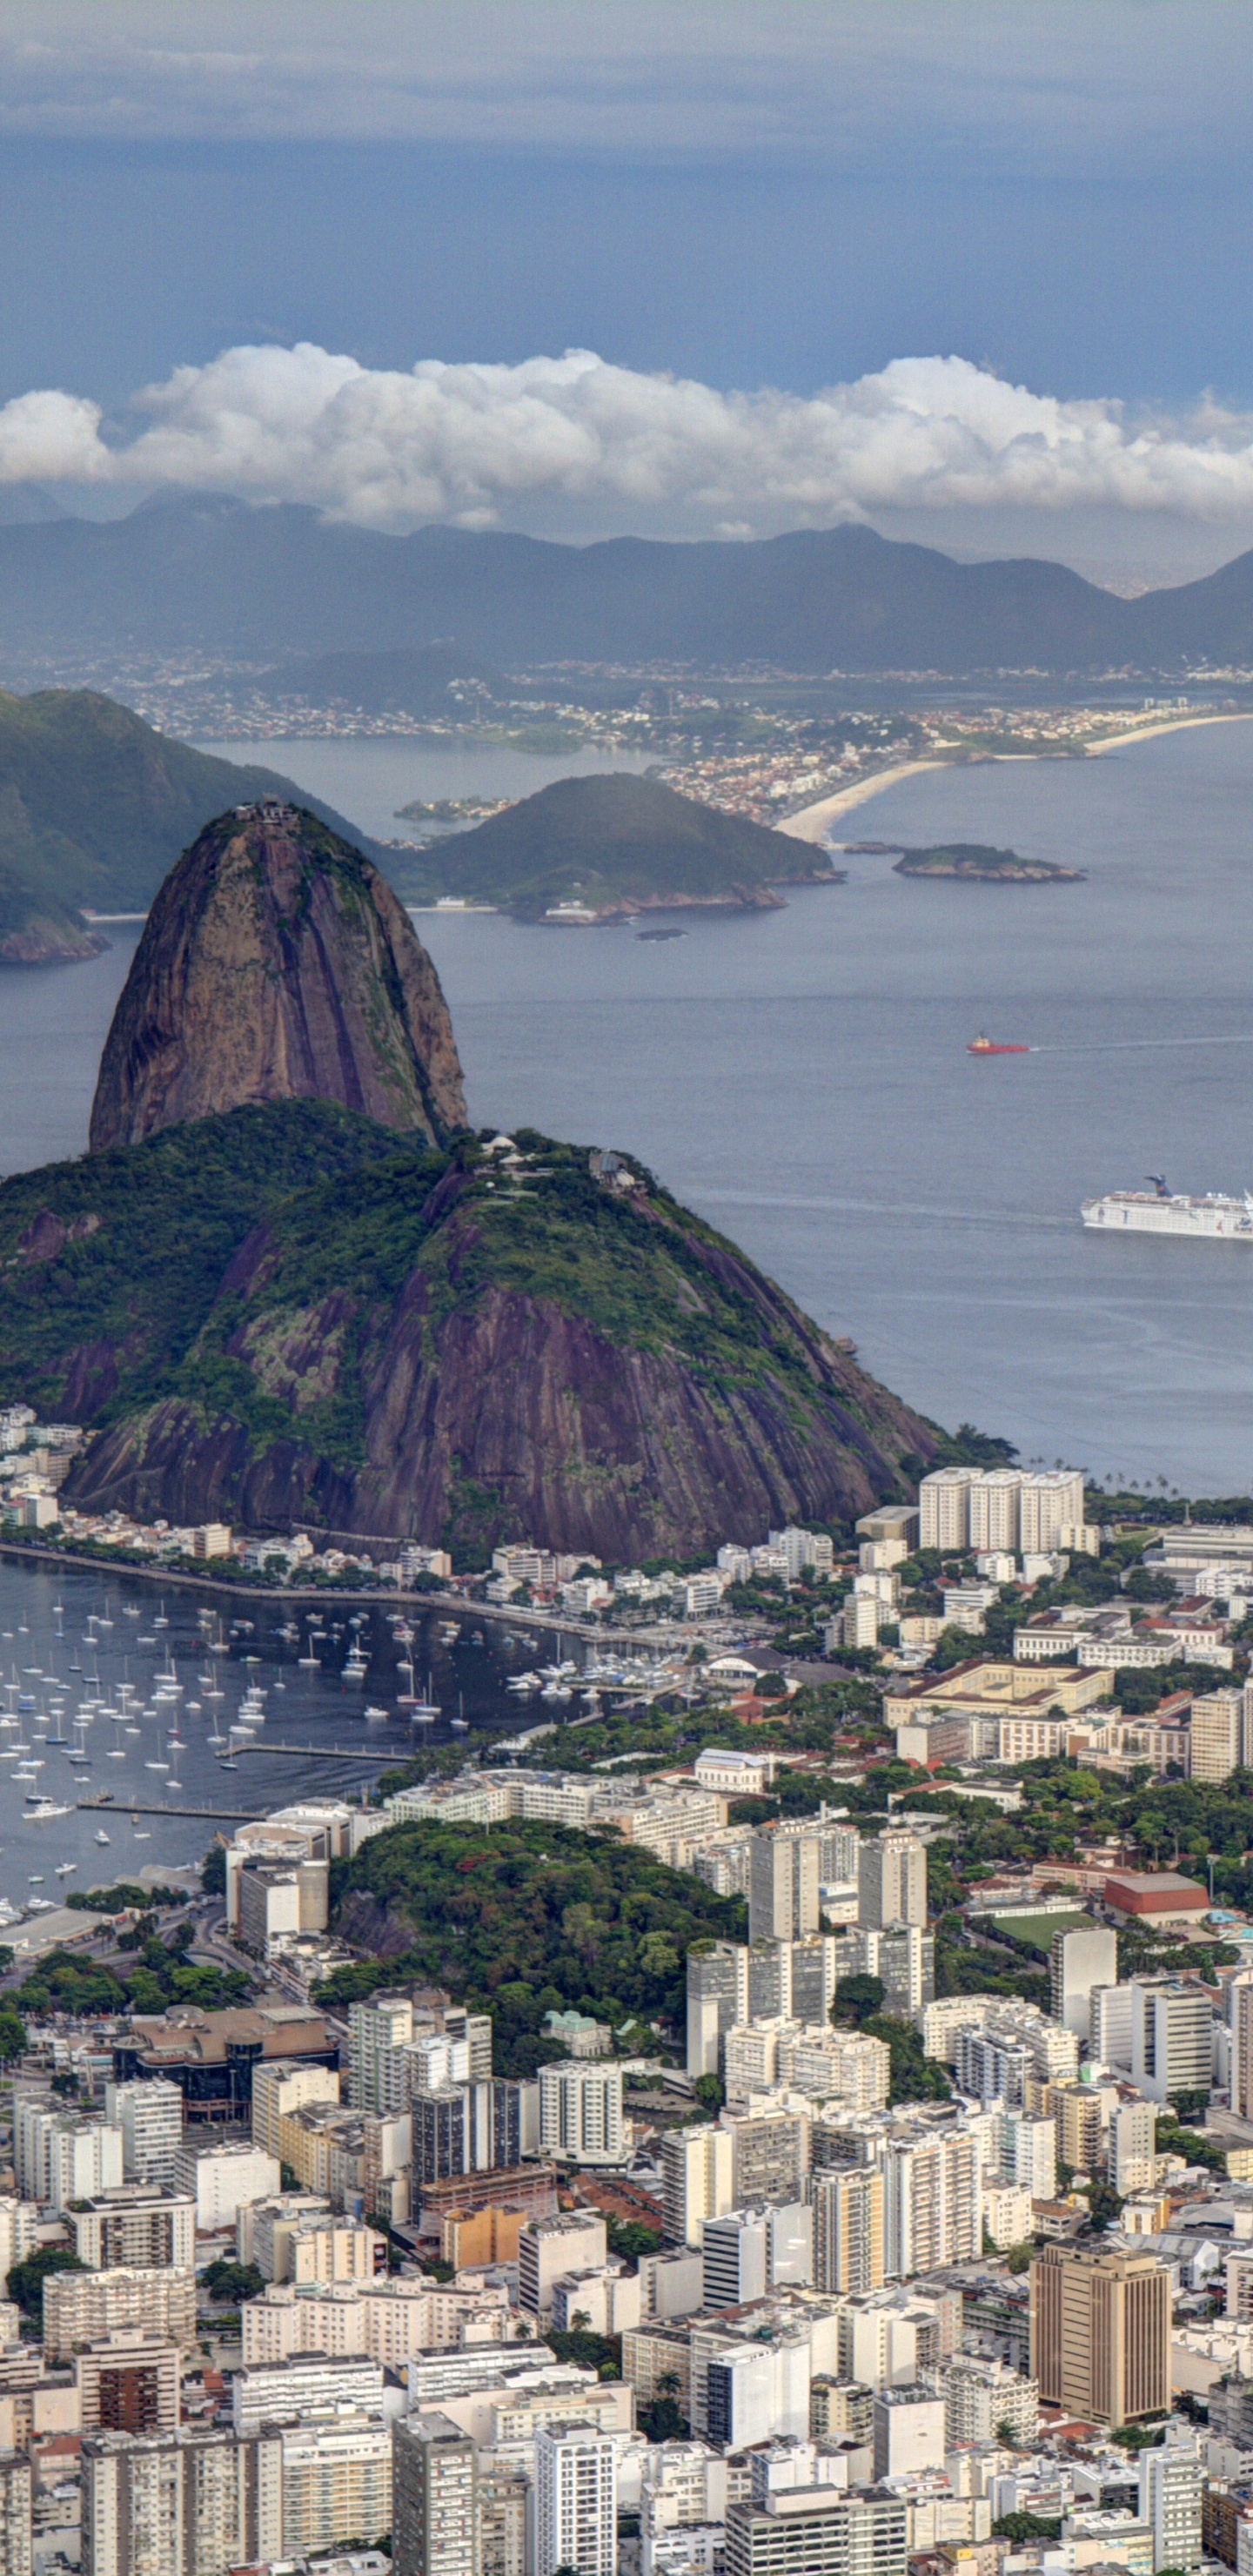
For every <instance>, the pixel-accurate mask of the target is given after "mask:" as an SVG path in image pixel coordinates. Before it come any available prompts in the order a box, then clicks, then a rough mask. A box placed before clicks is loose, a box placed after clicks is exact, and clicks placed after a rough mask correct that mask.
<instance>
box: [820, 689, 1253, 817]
mask: <svg viewBox="0 0 1253 2576" xmlns="http://www.w3.org/2000/svg"><path fill="white" fill-rule="evenodd" d="M1251 717H1253V709H1251V710H1250V713H1249V715H1236V714H1231V715H1212V716H1163V718H1162V721H1161V723H1160V724H1146V725H1135V726H1133V727H1132V729H1131V731H1130V732H1129V733H1112V734H1107V735H1106V737H1105V740H1104V741H1103V742H1091V743H1087V744H1085V745H1084V746H1083V756H1084V758H1086V759H1088V760H1095V758H1096V757H1097V754H1098V753H1099V752H1102V751H1126V750H1127V749H1128V747H1129V745H1130V744H1132V743H1136V742H1152V741H1153V739H1154V737H1155V736H1156V735H1157V734H1162V733H1186V732H1188V731H1189V730H1190V729H1191V727H1192V726H1194V725H1216V724H1248V723H1249V722H1250V718H1251ZM1053 756H1054V755H1052V754H1050V753H1047V752H1042V751H992V752H981V753H980V755H979V759H978V761H977V762H976V763H971V762H968V761H967V762H965V763H963V762H962V761H961V760H960V759H959V758H956V757H955V758H953V759H951V760H946V759H945V758H944V756H943V754H942V753H937V754H936V756H935V757H934V758H933V759H930V760H903V761H901V762H899V763H898V765H897V767H896V768H895V769H881V770H879V771H878V772H877V774H876V776H875V777H873V778H859V779H858V780H857V782H856V784H855V786H852V787H841V788H839V789H838V790H837V792H836V794H835V795H834V796H823V797H821V798H820V799H819V801H818V803H817V804H816V805H806V806H804V807H803V808H802V810H801V812H800V813H799V814H789V816H788V819H787V821H786V823H776V824H775V826H774V829H775V831H776V832H786V833H787V834H788V835H789V836H790V838H791V839H792V840H794V841H817V842H822V841H825V839H826V836H827V830H828V826H829V825H830V824H832V823H834V822H837V821H838V819H839V817H840V815H841V814H849V813H851V812H852V810H853V807H854V806H855V805H864V804H865V803H866V801H867V799H868V798H869V797H871V796H878V795H881V794H882V791H883V789H884V788H885V787H895V786H896V785H897V783H898V781H899V780H900V779H902V778H916V777H917V776H918V774H919V772H920V771H921V770H924V769H957V768H961V767H963V766H965V767H972V766H975V767H982V766H983V765H984V763H985V762H987V761H989V760H1001V761H1003V760H1046V759H1049V758H1051V757H1053Z"/></svg>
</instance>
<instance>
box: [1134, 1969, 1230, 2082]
mask: <svg viewBox="0 0 1253 2576" xmlns="http://www.w3.org/2000/svg"><path fill="white" fill-rule="evenodd" d="M1131 2073H1132V2076H1133V2078H1134V2081H1135V2082H1136V2083H1137V2084H1138V2085H1139V2087H1140V2090H1141V2092H1142V2093H1147V2094H1149V2095H1150V2097H1151V2099H1152V2100H1153V2101H1154V2102H1165V2101H1168V2100H1169V2098H1170V2096H1171V2095H1172V2094H1174V2093H1204V2094H1206V2095H1208V2093H1209V2090H1210V2085H1211V2083H1212V2081H1213V2074H1214V2009H1213V2006H1212V2004H1211V2002H1210V1999H1209V1996H1208V1995H1207V1994H1206V1992H1205V1990H1204V1988H1203V1987H1202V1986H1192V1985H1188V1984H1186V1983H1185V1982H1184V1981H1183V1979H1182V1978H1177V1977H1133V1978H1132V1980H1131Z"/></svg>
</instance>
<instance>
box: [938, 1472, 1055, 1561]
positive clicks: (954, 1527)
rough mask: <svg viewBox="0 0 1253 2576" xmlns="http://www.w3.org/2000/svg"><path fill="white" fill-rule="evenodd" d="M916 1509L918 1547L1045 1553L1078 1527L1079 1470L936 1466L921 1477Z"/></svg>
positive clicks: (958, 1551) (962, 1551) (960, 1551)
mask: <svg viewBox="0 0 1253 2576" xmlns="http://www.w3.org/2000/svg"><path fill="white" fill-rule="evenodd" d="M918 1512H919V1535H918V1544H919V1546H920V1547H931V1548H939V1549H941V1550H943V1551H945V1552H947V1553H950V1554H954V1555H965V1554H967V1553H969V1552H972V1551H976V1550H977V1551H978V1552H979V1553H980V1554H983V1553H984V1552H991V1551H992V1550H993V1549H997V1550H1000V1549H1004V1550H1005V1551H1006V1552H1015V1551H1017V1550H1019V1549H1021V1550H1022V1552H1023V1553H1024V1554H1025V1555H1035V1554H1047V1553H1049V1552H1050V1551H1051V1550H1052V1549H1054V1548H1057V1547H1061V1546H1062V1545H1064V1544H1065V1543H1066V1539H1067V1534H1068V1533H1069V1532H1070V1531H1072V1530H1074V1529H1077V1528H1080V1527H1082V1523H1083V1513H1084V1494H1083V1476H1082V1473H1081V1472H1080V1470H1079V1469H1078V1468H1074V1467H1063V1468H1056V1469H1050V1470H1048V1471H1047V1472H1045V1473H1040V1474H1028V1473H1027V1472H1026V1471H1025V1470H1023V1469H1019V1468H1017V1467H991V1468H985V1469H980V1468H977V1467H939V1468H937V1469H936V1470H935V1472H934V1473H933V1474H932V1475H930V1476H924V1477H923V1479H922V1483H921V1484H920V1486H919V1488H918Z"/></svg>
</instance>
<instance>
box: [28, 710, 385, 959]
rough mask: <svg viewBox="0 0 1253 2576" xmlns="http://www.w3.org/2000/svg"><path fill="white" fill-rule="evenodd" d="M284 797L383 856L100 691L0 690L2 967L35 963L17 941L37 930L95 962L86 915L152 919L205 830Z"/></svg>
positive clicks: (64, 950)
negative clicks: (267, 799)
mask: <svg viewBox="0 0 1253 2576" xmlns="http://www.w3.org/2000/svg"><path fill="white" fill-rule="evenodd" d="M275 794H277V795H285V796H297V797H298V798H299V801H300V802H301V803H303V804H307V805H310V806H312V807H313V809H314V811H315V812H317V813H319V814H320V815H321V817H322V819H323V821H325V822H329V823H330V824H331V825H332V826H333V827H334V828H335V829H337V830H340V831H343V832H345V833H346V834H347V836H348V838H349V839H350V840H354V841H356V842H357V843H358V845H359V846H362V847H366V848H369V849H370V851H371V855H376V854H375V853H374V851H373V845H372V844H368V843H363V842H362V840H361V835H360V834H359V833H356V832H354V830H353V828H352V825H351V824H346V823H345V822H344V820H343V817H342V816H340V815H337V814H335V813H334V812H333V811H332V809H331V808H330V807H329V806H321V805H318V804H317V801H316V799H314V798H312V797H307V796H300V793H299V791H298V790H296V789H293V788H292V786H291V784H290V781H288V780H286V779H283V778H281V777H280V776H279V775H278V773H277V772H276V771H274V770H271V769H262V768H248V769H237V768H236V766H235V764H234V762H233V761H229V760H215V759H212V758H210V757H209V756H208V755H207V754H206V753H204V752H200V751H193V750H192V749H191V747H190V745H189V744H187V743H183V742H173V741H171V740H170V739H169V737H168V736H167V735H164V734H159V733H155V732H154V731H153V728H152V726H151V725H148V724H145V723H144V721H143V718H142V717H141V716H137V715H134V714H133V713H132V712H131V709H130V708H129V707H123V706H119V705H118V704H117V703H116V701H115V700H114V699H112V698H105V697H101V696H99V695H98V694H97V693H96V692H95V691H94V690H90V689H40V690H37V691H36V692H35V694H34V695H33V696H32V697H28V698H19V697H12V696H10V695H9V694H8V693H7V691H0V871H3V872H4V876H3V880H2V881H0V891H2V895H3V909H2V910H0V959H7V960H8V961H9V962H11V963H19V964H21V963H26V962H30V961H29V960H28V959H27V957H26V956H25V955H24V954H23V949H22V946H21V944H20V942H21V940H22V938H23V935H24V934H25V935H26V936H27V938H28V940H29V936H30V934H31V933H32V931H34V930H35V929H36V928H37V926H38V925H39V924H40V923H43V924H44V925H46V926H47V930H48V936H47V937H46V938H45V939H44V940H43V943H42V954H43V955H45V956H52V955H76V956H77V955H82V956H89V955H91V954H92V953H93V952H92V949H91V947H90V946H83V945H82V944H81V943H82V941H83V937H84V927H83V923H82V920H81V917H80V916H81V913H82V911H83V910H84V909H86V910H88V911H91V912H103V913H108V912H142V911H145V910H146V909H147V906H148V904H149V903H150V901H151V899H152V897H153V895H154V894H155V893H156V890H157V887H158V886H159V885H160V883H161V880H162V878H163V876H164V875H165V874H166V871H167V869H168V868H170V867H171V866H172V865H173V862H174V860H175V859H176V858H177V857H178V855H179V852H180V851H181V850H183V849H185V848H186V846H187V844H188V842H189V841H193V840H194V839H195V837H196V834H197V832H198V831H199V830H200V829H201V827H202V825H203V824H205V823H207V822H208V821H209V820H210V819H211V817H212V816H213V815H215V814H220V813H222V812H224V811H225V810H226V809H227V808H228V807H229V806H232V805H237V804H243V803H244V802H246V801H250V800H252V799H255V798H256V797H258V796H262V795H275ZM58 907H59V911H58V909H57V908H58ZM58 934H59V937H60V940H61V942H62V944H61V945H60V946H58V945H57V936H58ZM76 940H77V941H78V942H79V943H80V944H79V945H78V946H75V945H74V944H73V943H74V942H75V941H76Z"/></svg>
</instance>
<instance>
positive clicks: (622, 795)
mask: <svg viewBox="0 0 1253 2576" xmlns="http://www.w3.org/2000/svg"><path fill="white" fill-rule="evenodd" d="M844 874H845V872H844V870H843V869H840V868H836V867H833V866H832V864H831V861H830V859H829V857H828V856H827V853H826V851H825V850H822V849H818V848H815V847H813V846H811V845H810V844H809V843H808V842H806V841H795V840H792V839H791V838H790V837H789V836H788V835H787V834H786V833H783V832H772V831H769V830H768V829H767V828H766V826H765V825H764V824H761V823H754V822H752V821H750V819H749V817H748V816H747V815H744V814H724V813H723V812H721V811H720V809H719V808H718V807H716V806H712V805H701V804H698V803H697V802H696V801H695V799H694V798H692V797H690V796H677V795H676V794H675V792H674V790H673V788H670V787H663V786H661V785H660V784H659V783H658V781H657V780H656V779H652V778H639V777H636V776H634V775H633V774H632V773H630V772H626V773H623V772H618V771H602V772H593V773H592V774H591V775H590V776H587V777H582V778H558V779H555V780H554V781H553V783H552V785H551V786H548V787H541V788H540V789H539V791H538V793H537V794H536V795H534V796H524V797H521V798H520V799H519V800H518V802H517V803H516V804H512V805H509V806H507V807H505V808H504V809H503V810H502V811H501V812H500V813H497V814H493V815H491V816H489V817H488V819H487V820H486V821H485V822H482V823H479V824H478V825H477V826H476V827H475V829H473V830H472V831H468V832H454V833H445V834H443V835H442V836H441V838H440V839H439V840H438V841H432V842H430V843H428V845H427V846H426V847H425V848H424V849H421V850H414V852H413V854H412V856H411V857H410V858H408V860H407V864H406V865H405V866H404V869H403V884H402V886H401V892H402V893H403V895H404V897H405V899H406V901H408V902H411V903H416V904H420V905H424V906H425V905H434V904H438V903H443V904H444V905H448V904H450V903H457V904H459V905H464V906H465V907H467V908H468V907H469V906H471V905H474V904H480V905H481V904H491V905H493V906H494V907H495V908H496V910H497V911H500V912H507V913H510V914H512V916H513V918H514V920H515V921H529V922H542V923H544V924H546V925H547V926H548V927H549V928H558V927H567V928H571V927H572V928H576V929H578V928H583V927H591V926H594V925H595V924H596V923H599V922H610V921H623V920H628V919H630V918H631V917H633V916H634V915H637V914H639V913H642V912H656V911H666V912H674V911H688V910H691V909H692V908H694V907H701V906H713V907H717V908H720V909H722V910H726V911H736V912H773V911H777V910H778V908H779V906H780V905H781V904H782V902H783V896H782V895H781V894H780V893H779V890H778V889H779V887H780V886H781V885H839V884H840V883H842V881H843V878H844Z"/></svg>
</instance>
